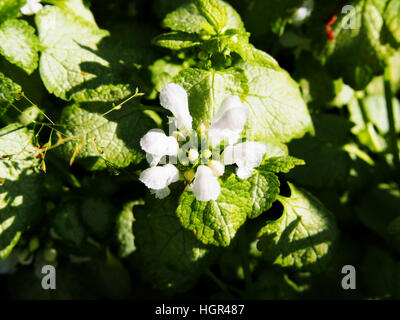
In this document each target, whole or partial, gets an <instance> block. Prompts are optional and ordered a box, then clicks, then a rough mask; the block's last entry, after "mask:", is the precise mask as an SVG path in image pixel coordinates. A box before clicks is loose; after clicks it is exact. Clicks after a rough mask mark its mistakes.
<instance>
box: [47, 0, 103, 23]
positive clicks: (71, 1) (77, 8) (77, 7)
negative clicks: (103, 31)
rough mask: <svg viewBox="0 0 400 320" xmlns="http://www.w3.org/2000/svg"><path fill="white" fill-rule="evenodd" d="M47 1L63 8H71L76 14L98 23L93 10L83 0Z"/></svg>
mask: <svg viewBox="0 0 400 320" xmlns="http://www.w3.org/2000/svg"><path fill="white" fill-rule="evenodd" d="M46 2H48V3H51V4H54V5H56V6H57V7H60V8H61V9H67V10H70V11H72V12H73V13H74V14H75V15H77V16H79V17H82V18H83V19H85V20H87V21H88V22H91V23H93V24H94V25H96V21H95V20H94V17H93V14H92V12H91V11H90V10H89V9H88V8H87V7H86V6H85V5H84V3H83V1H82V0H47V1H46Z"/></svg>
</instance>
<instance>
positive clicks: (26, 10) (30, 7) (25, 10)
mask: <svg viewBox="0 0 400 320" xmlns="http://www.w3.org/2000/svg"><path fill="white" fill-rule="evenodd" d="M42 8H43V6H42V4H41V3H40V0H27V1H26V4H25V5H24V6H23V7H22V8H21V9H20V10H21V13H22V14H24V15H33V14H35V13H37V12H38V11H39V10H40V9H42Z"/></svg>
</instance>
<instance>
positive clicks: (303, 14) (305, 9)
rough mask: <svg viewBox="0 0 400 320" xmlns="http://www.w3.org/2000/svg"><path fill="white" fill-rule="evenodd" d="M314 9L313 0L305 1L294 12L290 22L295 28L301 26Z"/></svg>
mask: <svg viewBox="0 0 400 320" xmlns="http://www.w3.org/2000/svg"><path fill="white" fill-rule="evenodd" d="M313 9H314V1H313V0H305V1H304V2H303V5H302V6H301V7H300V8H298V9H297V10H296V12H295V13H294V15H293V17H292V20H293V24H294V25H295V26H299V25H301V24H302V23H303V22H304V20H305V19H307V18H308V17H309V16H310V15H311V11H312V10H313Z"/></svg>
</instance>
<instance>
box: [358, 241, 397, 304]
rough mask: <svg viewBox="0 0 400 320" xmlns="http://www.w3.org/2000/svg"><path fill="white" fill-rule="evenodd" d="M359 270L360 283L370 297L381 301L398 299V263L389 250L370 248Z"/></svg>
mask: <svg viewBox="0 0 400 320" xmlns="http://www.w3.org/2000/svg"><path fill="white" fill-rule="evenodd" d="M360 269H361V279H362V283H363V284H364V286H365V287H366V289H367V291H368V294H369V295H370V296H372V297H376V298H382V299H387V298H393V299H399V298H400V263H399V262H398V261H396V259H395V258H394V257H393V256H392V255H391V252H390V251H389V250H386V249H383V248H379V247H375V246H371V247H370V248H369V249H368V251H367V253H366V254H365V257H364V259H363V261H362V265H361V268H360ZM377 270H379V272H376V271H377ZM372 274H373V275H374V276H373V277H372V276H371V275H372Z"/></svg>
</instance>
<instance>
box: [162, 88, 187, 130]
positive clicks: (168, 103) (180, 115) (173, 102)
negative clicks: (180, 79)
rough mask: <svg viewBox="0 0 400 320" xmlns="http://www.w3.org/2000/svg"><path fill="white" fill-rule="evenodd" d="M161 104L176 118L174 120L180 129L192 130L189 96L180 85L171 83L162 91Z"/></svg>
mask: <svg viewBox="0 0 400 320" xmlns="http://www.w3.org/2000/svg"><path fill="white" fill-rule="evenodd" d="M160 104H161V105H162V106H163V107H164V108H165V109H168V110H169V111H171V112H172V114H173V115H174V116H175V118H174V120H175V124H176V127H177V128H178V129H180V130H183V129H187V130H191V129H192V117H191V115H190V113H189V102H188V96H187V93H186V90H185V89H184V88H182V87H181V86H180V85H179V84H176V83H169V84H167V85H166V86H165V87H164V88H163V89H162V90H161V92H160Z"/></svg>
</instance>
